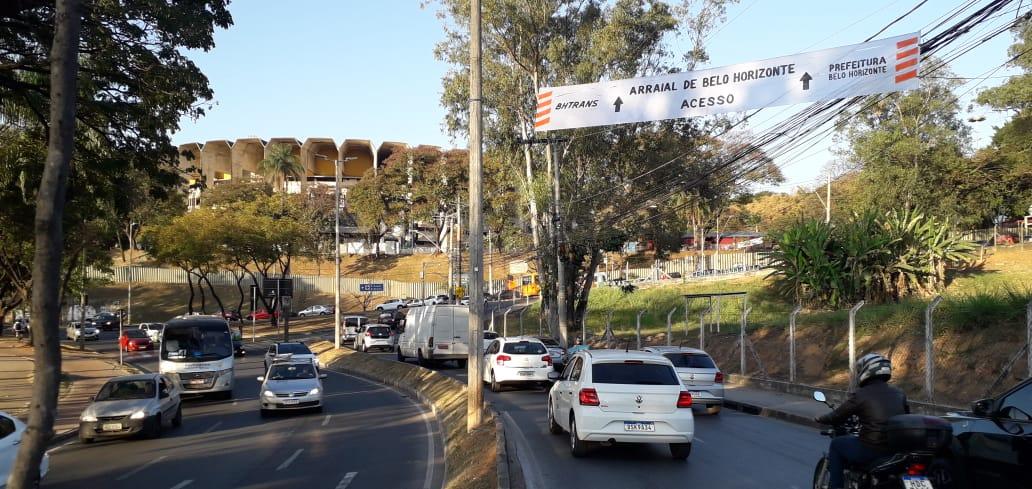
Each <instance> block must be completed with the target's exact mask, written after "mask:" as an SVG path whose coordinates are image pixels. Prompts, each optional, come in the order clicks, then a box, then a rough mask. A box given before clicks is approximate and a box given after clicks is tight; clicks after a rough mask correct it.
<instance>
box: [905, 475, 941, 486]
mask: <svg viewBox="0 0 1032 489" xmlns="http://www.w3.org/2000/svg"><path fill="white" fill-rule="evenodd" d="M903 488H904V489H935V488H934V487H932V481H930V480H928V478H927V477H923V476H918V475H904V476H903Z"/></svg>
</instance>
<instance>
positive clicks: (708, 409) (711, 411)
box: [706, 404, 720, 416]
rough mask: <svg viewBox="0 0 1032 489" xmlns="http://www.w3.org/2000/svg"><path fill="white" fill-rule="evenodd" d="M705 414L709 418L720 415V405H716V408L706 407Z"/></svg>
mask: <svg viewBox="0 0 1032 489" xmlns="http://www.w3.org/2000/svg"><path fill="white" fill-rule="evenodd" d="M706 414H709V415H711V416H716V415H718V414H720V404H717V405H716V406H706Z"/></svg>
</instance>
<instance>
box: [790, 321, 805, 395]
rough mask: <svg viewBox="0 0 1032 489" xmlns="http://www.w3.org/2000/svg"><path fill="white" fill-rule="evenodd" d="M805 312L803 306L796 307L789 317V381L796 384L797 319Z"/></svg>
mask: <svg viewBox="0 0 1032 489" xmlns="http://www.w3.org/2000/svg"><path fill="white" fill-rule="evenodd" d="M802 310H803V306H796V307H795V309H792V314H789V315H788V381H789V382H795V379H796V361H795V324H796V317H797V316H799V312H800V311H802Z"/></svg>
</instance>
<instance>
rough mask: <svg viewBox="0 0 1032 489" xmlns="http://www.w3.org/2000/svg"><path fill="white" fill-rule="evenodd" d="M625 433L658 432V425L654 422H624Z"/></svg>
mask: <svg viewBox="0 0 1032 489" xmlns="http://www.w3.org/2000/svg"><path fill="white" fill-rule="evenodd" d="M623 430H624V431H650V432H651V431H656V423H653V422H652V421H624V424H623Z"/></svg>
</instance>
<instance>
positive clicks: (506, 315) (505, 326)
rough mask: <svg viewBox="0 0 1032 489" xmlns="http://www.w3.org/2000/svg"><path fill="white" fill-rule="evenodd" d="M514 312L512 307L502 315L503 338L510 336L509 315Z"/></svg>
mask: <svg viewBox="0 0 1032 489" xmlns="http://www.w3.org/2000/svg"><path fill="white" fill-rule="evenodd" d="M510 312H512V307H510V308H508V309H506V310H505V312H504V313H502V336H509V313H510Z"/></svg>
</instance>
